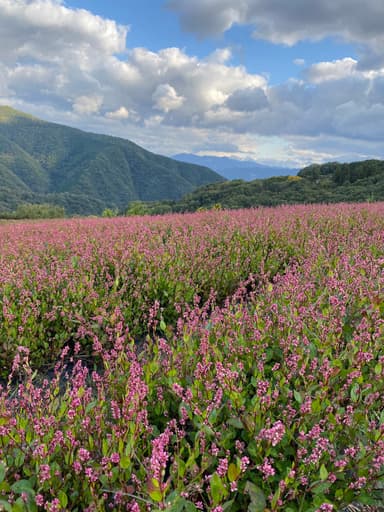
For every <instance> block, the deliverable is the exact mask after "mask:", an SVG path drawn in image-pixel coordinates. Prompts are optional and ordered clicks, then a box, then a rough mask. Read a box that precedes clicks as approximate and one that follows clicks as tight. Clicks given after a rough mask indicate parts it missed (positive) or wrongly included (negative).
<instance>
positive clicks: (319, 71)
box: [305, 57, 357, 84]
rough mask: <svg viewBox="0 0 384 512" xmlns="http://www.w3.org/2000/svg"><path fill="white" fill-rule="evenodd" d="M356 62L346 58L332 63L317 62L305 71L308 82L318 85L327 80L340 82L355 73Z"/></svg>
mask: <svg viewBox="0 0 384 512" xmlns="http://www.w3.org/2000/svg"><path fill="white" fill-rule="evenodd" d="M356 68H357V60H355V59H351V58H350V57H346V58H345V59H339V60H334V61H332V62H318V63H317V64H313V65H312V66H310V67H309V68H308V69H307V70H306V73H305V74H306V78H307V79H308V81H309V82H311V83H314V84H319V83H321V82H325V81H327V80H341V79H343V78H347V77H349V76H352V75H353V74H355V73H356Z"/></svg>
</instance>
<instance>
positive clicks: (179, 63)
mask: <svg viewBox="0 0 384 512" xmlns="http://www.w3.org/2000/svg"><path fill="white" fill-rule="evenodd" d="M351 2H352V4H353V5H354V3H355V0H349V1H348V5H349V6H350V3H351ZM307 3H308V2H307V0H305V2H304V1H303V0H300V1H299V0H298V1H296V2H286V1H285V0H284V2H283V1H282V0H275V1H274V2H271V1H270V0H268V2H267V1H266V0H254V1H250V0H238V2H237V3H236V5H235V6H234V3H233V2H232V1H229V0H209V1H208V0H194V2H193V3H191V2H183V1H181V0H173V2H172V8H173V9H177V10H178V12H180V15H181V16H183V15H184V14H183V13H187V12H189V11H188V9H190V7H188V6H192V7H193V9H192V7H191V11H190V13H191V18H188V20H187V21H185V23H190V24H191V25H190V28H192V27H193V23H196V27H198V26H199V23H200V21H201V23H202V28H201V33H203V31H204V30H206V33H207V34H210V33H214V32H215V31H216V33H218V32H220V31H223V30H226V29H228V28H229V27H230V26H231V25H232V24H233V23H246V22H248V21H250V22H251V23H254V24H255V30H257V31H258V32H257V33H258V34H259V36H261V35H262V34H264V35H263V37H266V38H269V39H270V40H276V41H279V42H285V43H288V42H289V41H291V42H294V41H296V40H297V38H302V37H310V36H308V34H309V33H312V36H313V37H314V38H320V37H322V34H325V35H327V34H331V33H333V32H332V30H333V29H332V30H331V28H332V27H336V21H331V20H329V19H328V18H329V16H328V14H329V9H330V7H329V6H330V5H331V3H330V0H329V2H328V0H324V1H323V2H318V4H319V5H315V6H314V5H311V12H309V9H308V7H307ZM339 3H340V4H343V5H344V6H345V5H346V3H345V0H340V2H339ZM339 3H337V4H336V5H335V4H334V0H333V2H332V5H333V7H334V9H335V10H336V11H337V12H336V13H335V16H336V18H337V14H338V12H339ZM373 3H374V2H371V0H369V1H368V2H367V3H366V4H365V6H364V10H365V11H366V16H365V17H361V20H360V21H361V23H362V24H365V25H366V26H367V33H366V34H365V36H364V37H365V39H364V41H365V42H367V43H370V42H371V41H373V39H374V37H373V34H374V33H375V30H377V31H379V28H378V27H377V28H376V29H375V30H374V27H373V26H372V27H371V32H369V30H368V25H369V23H370V22H369V20H370V18H371V13H372V8H373V7H372V6H373ZM328 4H329V5H328ZM356 5H357V3H356ZM383 5H384V4H383ZM380 6H381V3H380V4H379V3H378V4H377V11H379V10H380V9H381V7H380ZM299 7H300V9H299ZM295 9H298V11H301V10H302V11H303V12H302V13H301V14H300V13H298V12H296V10H295ZM312 11H314V12H316V13H317V15H316V16H315V15H312ZM345 11H346V12H345V13H344V14H342V15H341V14H340V16H339V18H338V19H339V23H340V27H341V28H340V31H339V32H338V34H339V35H341V36H343V34H344V36H345V37H346V38H347V36H346V35H345V34H347V33H348V34H352V33H353V34H355V35H354V37H355V39H354V40H358V38H359V37H361V40H362V41H363V35H362V34H361V35H360V36H358V30H357V29H356V30H352V28H353V27H352V25H353V23H352V21H351V20H350V19H349V18H350V13H351V12H353V9H352V7H349V8H348V9H345ZM347 11H348V12H347ZM210 13H212V16H213V13H215V14H217V16H216V18H215V21H214V23H215V24H216V25H215V26H216V28H214V27H213V28H212V26H211V25H210V23H211V21H210V18H209V16H210ZM285 14H287V17H286V20H285V22H284V23H283V21H284V15H285ZM294 14H295V16H298V17H299V19H301V21H302V23H296V24H295V23H294V18H295V16H294ZM300 16H301V18H300ZM354 16H356V17H358V15H357V14H354ZM200 17H201V18H200ZM194 20H195V21H194ZM282 20H283V21H282ZM305 20H307V21H308V23H309V24H308V25H307V24H306V21H305ZM344 22H345V24H344ZM212 23H213V22H212ZM356 23H357V21H356ZM311 24H312V25H311ZM283 25H284V26H283ZM299 25H300V26H299ZM326 26H327V27H328V28H327V29H326V30H325V29H324V27H326ZM204 27H205V28H204ZM268 27H270V28H271V27H272V28H273V30H274V31H275V32H273V34H274V35H273V34H272V32H271V33H270V35H268V34H269V32H268V30H267V28H268ZM311 27H312V28H313V30H312V29H311ZM329 27H331V28H329ZM343 27H344V28H343ZM272 28H271V30H272ZM299 29H300V30H301V31H302V32H300V33H299V32H298V30H299ZM194 30H196V31H197V30H198V29H197V28H195V29H194ZM311 30H312V32H311ZM342 30H345V32H342ZM380 30H381V28H380ZM127 32H128V28H127V27H124V26H121V25H118V24H117V23H115V22H114V21H112V20H106V19H103V18H101V17H99V16H96V15H94V14H92V13H90V12H88V11H85V10H78V9H77V10H76V9H70V8H69V7H66V6H65V4H64V3H63V2H60V1H55V0H0V98H1V101H2V102H3V103H10V104H13V105H14V106H15V107H18V108H21V109H25V110H27V111H31V112H32V113H35V114H37V115H42V112H44V117H45V118H48V119H50V120H55V121H61V122H64V123H67V124H72V125H77V126H79V127H84V128H87V129H91V130H93V131H100V132H103V131H104V132H108V133H114V134H115V135H119V136H123V137H124V136H125V137H127V138H134V139H135V140H136V141H137V142H138V143H141V144H143V145H144V146H147V147H150V148H152V149H154V150H156V151H165V152H166V151H169V152H172V153H176V152H180V151H183V150H188V148H190V149H192V150H195V151H196V148H199V147H203V145H204V144H207V141H208V140H209V142H210V144H213V145H214V147H215V148H219V146H220V144H223V147H227V145H228V144H233V145H235V146H236V147H238V148H239V149H238V151H239V152H240V153H241V154H242V156H244V154H245V153H247V152H248V153H249V154H252V155H253V151H256V150H255V149H252V148H256V147H259V146H258V144H259V145H260V144H261V145H262V146H263V147H264V148H266V149H265V151H267V149H268V148H269V149H270V150H271V151H272V152H273V154H276V155H277V154H278V152H277V150H276V146H273V147H272V146H271V145H270V144H269V143H268V144H267V143H266V142H265V140H266V139H268V140H272V139H274V138H277V139H279V141H280V147H283V144H282V142H281V141H283V140H284V141H287V140H290V141H292V146H293V147H296V148H298V150H299V152H298V153H297V154H296V156H295V155H294V150H292V152H291V153H290V154H291V158H292V160H294V158H297V159H302V160H303V159H304V158H307V157H308V155H309V154H310V151H311V150H310V149H308V148H305V147H299V142H298V141H299V139H300V140H304V139H305V138H306V140H308V141H311V144H313V146H315V142H314V141H315V140H317V139H319V140H320V139H322V140H324V137H328V139H327V140H330V139H331V138H338V139H343V140H347V139H348V140H350V141H351V142H350V144H351V148H352V147H353V141H357V140H358V141H364V140H365V141H366V142H367V147H368V146H369V147H373V146H370V144H373V145H374V144H376V145H377V144H379V142H380V141H379V139H380V138H381V139H382V134H383V132H384V124H383V121H382V119H384V71H383V70H382V69H381V68H379V67H378V68H377V67H376V68H374V69H372V68H364V66H362V65H360V64H361V62H360V61H359V62H357V61H356V60H354V59H352V58H345V59H340V60H335V61H332V62H320V63H316V64H313V65H312V66H310V67H308V68H307V69H305V68H303V69H302V70H301V79H300V80H293V79H292V80H288V81H286V82H285V83H282V84H279V85H273V86H271V85H270V84H269V83H268V80H267V78H266V77H265V76H261V75H258V74H255V73H251V72H249V71H247V69H246V68H245V67H243V66H237V65H233V64H231V57H232V54H231V50H230V49H228V48H219V49H217V50H216V51H214V52H212V53H211V54H210V55H207V56H206V57H205V58H203V59H199V58H197V57H196V56H193V55H189V54H188V53H187V52H186V51H185V50H182V49H180V48H165V49H162V50H159V51H156V52H154V51H150V50H148V49H146V48H127V46H126V36H127ZM334 33H335V34H336V29H335V32H334ZM271 34H272V35H271ZM295 34H296V35H295ZM356 34H357V35H356ZM370 34H371V35H370ZM312 36H311V37H312ZM371 36H372V37H371ZM348 37H349V36H348ZM351 37H352V36H351ZM377 37H378V40H379V39H380V37H381V35H380V36H379V35H378V36H377ZM370 38H371V39H370ZM297 64H298V65H300V66H304V64H305V63H304V62H301V61H300V62H297ZM42 107H43V108H42ZM159 127H161V130H159ZM160 133H161V135H159V134H160ZM165 139H167V141H166V142H165V141H164V140H165ZM260 141H262V142H260ZM177 144H179V147H177ZM180 144H183V145H184V148H185V149H184V148H182V147H180ZM346 145H347V144H346ZM284 147H285V146H284ZM162 148H163V149H162ZM271 148H272V149H271ZM217 151H219V149H217ZM287 151H288V150H287ZM300 151H301V152H300ZM345 151H346V150H345ZM318 154H319V155H326V154H327V151H326V149H325V148H322V149H321V150H320V149H319V152H318ZM330 154H331V151H330ZM255 156H257V155H256V154H255Z"/></svg>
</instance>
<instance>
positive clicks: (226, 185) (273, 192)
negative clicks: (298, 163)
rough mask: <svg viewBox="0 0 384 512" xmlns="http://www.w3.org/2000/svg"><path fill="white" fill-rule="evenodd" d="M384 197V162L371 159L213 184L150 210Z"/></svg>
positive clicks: (231, 207) (233, 206)
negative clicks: (290, 174)
mask: <svg viewBox="0 0 384 512" xmlns="http://www.w3.org/2000/svg"><path fill="white" fill-rule="evenodd" d="M382 200H384V162H382V161H379V160H367V161H365V162H354V163H351V164H339V163H327V164H324V165H318V164H314V165H311V166H309V167H306V168H305V169H302V170H301V171H300V172H299V173H298V175H297V176H278V177H274V178H268V179H264V180H254V181H250V182H246V181H242V180H233V181H226V182H223V183H213V184H210V185H206V186H203V187H200V188H198V189H197V190H195V191H194V192H192V193H190V194H188V195H186V196H185V197H183V198H182V199H181V200H179V201H173V202H169V201H168V202H163V203H149V204H148V205H147V206H148V208H149V209H150V213H152V214H157V213H158V212H159V211H160V208H161V206H162V205H166V206H167V207H168V208H171V209H172V211H174V212H184V211H197V210H199V211H203V210H207V209H212V208H217V206H216V205H220V206H221V207H222V208H224V209H237V208H250V207H256V206H277V205H282V204H299V203H336V202H373V201H382Z"/></svg>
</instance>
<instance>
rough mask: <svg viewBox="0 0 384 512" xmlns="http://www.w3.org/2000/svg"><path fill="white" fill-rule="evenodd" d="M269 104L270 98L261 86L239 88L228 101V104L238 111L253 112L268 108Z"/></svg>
mask: <svg viewBox="0 0 384 512" xmlns="http://www.w3.org/2000/svg"><path fill="white" fill-rule="evenodd" d="M268 105H269V104H268V98H267V96H266V94H265V92H264V90H263V89H262V88H261V87H248V88H247V89H238V90H236V91H235V92H233V93H232V94H231V95H230V96H229V97H228V99H227V101H226V106H227V107H228V108H229V109H230V110H233V111H237V112H253V111H255V110H261V109H263V108H266V107H268Z"/></svg>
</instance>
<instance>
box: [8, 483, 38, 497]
mask: <svg viewBox="0 0 384 512" xmlns="http://www.w3.org/2000/svg"><path fill="white" fill-rule="evenodd" d="M11 489H12V491H13V492H15V493H17V494H21V493H22V492H26V493H27V494H33V495H34V494H35V491H34V490H33V488H32V484H31V482H30V481H29V480H18V481H17V482H15V483H14V484H13V485H12V487H11Z"/></svg>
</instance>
